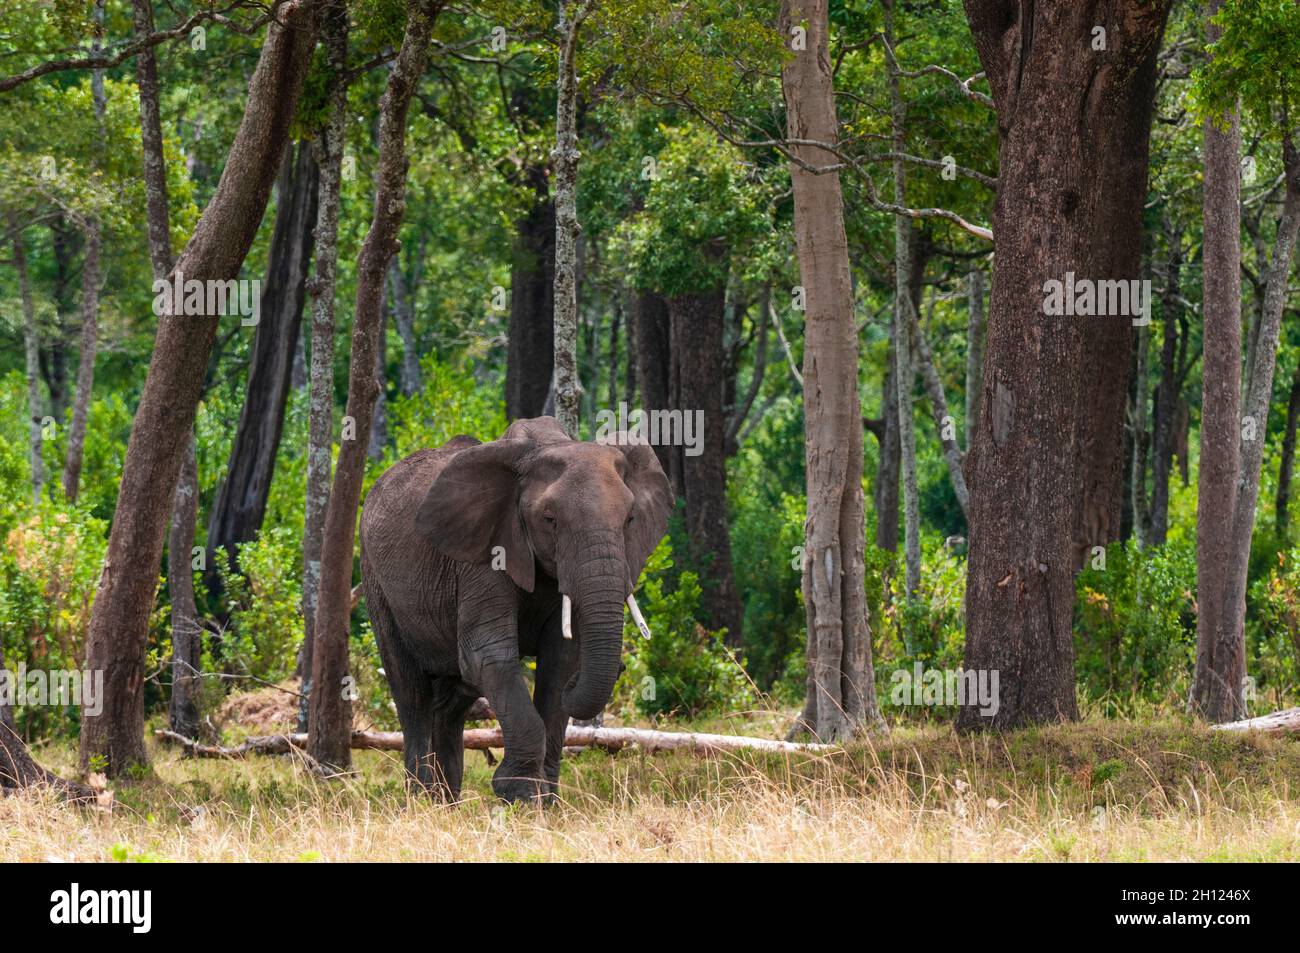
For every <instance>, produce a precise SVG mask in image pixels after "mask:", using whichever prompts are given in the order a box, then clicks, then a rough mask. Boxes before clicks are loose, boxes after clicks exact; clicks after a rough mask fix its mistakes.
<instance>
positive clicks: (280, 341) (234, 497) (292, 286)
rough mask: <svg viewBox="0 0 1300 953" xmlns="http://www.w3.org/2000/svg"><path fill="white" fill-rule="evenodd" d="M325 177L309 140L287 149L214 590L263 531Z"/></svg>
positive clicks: (222, 488)
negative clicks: (222, 572)
mask: <svg viewBox="0 0 1300 953" xmlns="http://www.w3.org/2000/svg"><path fill="white" fill-rule="evenodd" d="M318 178H319V176H318V173H317V168H316V161H315V159H314V158H313V157H312V150H311V146H310V144H309V143H306V142H303V143H301V144H299V146H298V148H297V157H296V158H295V156H294V149H293V147H292V145H291V146H290V147H289V148H287V149H286V150H285V157H284V163H283V166H282V168H281V170H280V179H279V182H278V184H277V185H276V196H277V198H276V202H277V206H276V210H275V229H274V231H273V232H272V234H271V247H270V251H269V252H268V253H267V269H266V278H265V280H264V281H263V284H262V289H263V290H262V300H261V303H260V308H261V310H260V317H261V319H260V321H259V322H258V325H257V330H256V331H255V332H254V336H253V351H252V354H251V355H250V357H249V364H248V383H247V385H246V387H245V390H244V405H243V408H242V409H241V410H240V413H239V425H238V427H237V428H236V430H235V439H234V442H233V443H232V444H231V447H230V458H229V462H228V463H227V466H226V476H225V479H223V480H222V481H221V483H220V485H219V486H218V487H217V493H216V497H215V499H213V501H212V507H211V510H210V511H209V514H208V540H207V545H208V561H207V564H208V574H207V579H206V581H207V586H208V592H209V593H210V594H212V595H214V596H215V595H216V594H218V593H219V592H220V577H219V576H218V573H217V566H218V561H219V560H223V559H224V560H225V561H226V565H227V566H228V567H229V568H230V569H232V570H233V569H235V568H236V567H237V563H236V558H237V554H238V546H239V544H240V543H246V542H249V541H250V540H252V539H254V538H255V537H256V536H257V532H258V530H259V529H261V526H262V518H263V516H265V514H266V501H267V499H268V498H269V497H270V494H271V481H272V479H273V478H274V476H275V458H276V453H277V451H278V450H279V447H280V435H281V433H282V432H283V430H284V410H285V406H286V405H287V403H288V400H289V389H290V383H291V377H292V374H293V359H294V353H295V352H296V351H297V349H298V336H299V330H300V327H301V324H302V311H303V304H304V301H305V300H306V295H307V276H308V274H309V273H310V267H311V256H312V249H313V246H314V244H315V240H314V230H315V224H316V191H317V186H318Z"/></svg>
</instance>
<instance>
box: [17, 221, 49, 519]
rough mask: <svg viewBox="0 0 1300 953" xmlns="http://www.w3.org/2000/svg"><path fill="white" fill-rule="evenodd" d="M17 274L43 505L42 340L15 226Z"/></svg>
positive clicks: (37, 486) (31, 449) (35, 468)
mask: <svg viewBox="0 0 1300 953" xmlns="http://www.w3.org/2000/svg"><path fill="white" fill-rule="evenodd" d="M14 227H15V230H14V239H13V250H14V270H15V271H17V272H18V296H19V297H20V298H21V299H22V306H23V353H24V355H25V357H26V365H27V416H28V422H27V438H28V452H27V460H28V464H29V466H30V468H31V478H32V499H33V500H34V501H35V502H37V503H39V502H40V501H41V487H43V486H44V485H45V462H44V460H43V459H42V458H41V444H42V439H41V437H42V434H41V419H42V416H43V414H42V410H41V338H40V331H39V329H38V328H37V326H36V305H35V303H34V302H33V301H32V283H31V278H30V276H29V275H28V272H27V249H26V246H25V245H24V243H23V233H22V231H21V229H19V228H18V225H17V223H14Z"/></svg>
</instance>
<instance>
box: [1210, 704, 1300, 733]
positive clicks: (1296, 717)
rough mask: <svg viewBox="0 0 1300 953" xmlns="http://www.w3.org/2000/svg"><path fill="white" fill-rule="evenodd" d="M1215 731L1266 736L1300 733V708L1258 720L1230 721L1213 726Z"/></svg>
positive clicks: (1276, 712) (1261, 716)
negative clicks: (1257, 732) (1249, 732)
mask: <svg viewBox="0 0 1300 953" xmlns="http://www.w3.org/2000/svg"><path fill="white" fill-rule="evenodd" d="M1211 727H1212V728H1213V729H1214V730H1215V731H1259V732H1263V733H1264V734H1266V735H1281V734H1288V733H1290V732H1293V731H1294V732H1300V708H1284V709H1283V710H1282V711H1275V712H1272V713H1271V714H1268V715H1260V716H1259V717H1258V718H1247V719H1245V720H1243V721H1229V722H1226V723H1224V724H1222V725H1211Z"/></svg>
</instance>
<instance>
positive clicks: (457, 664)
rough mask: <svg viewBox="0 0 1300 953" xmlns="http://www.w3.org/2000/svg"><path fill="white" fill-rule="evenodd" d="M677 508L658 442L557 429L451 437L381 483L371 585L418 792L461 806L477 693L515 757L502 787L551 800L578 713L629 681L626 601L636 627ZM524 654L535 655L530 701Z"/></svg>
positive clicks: (527, 423)
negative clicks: (624, 658) (584, 438)
mask: <svg viewBox="0 0 1300 953" xmlns="http://www.w3.org/2000/svg"><path fill="white" fill-rule="evenodd" d="M672 505H673V499H672V493H671V491H670V489H669V486H668V480H667V479H666V478H665V477H664V473H663V470H662V469H661V468H660V466H659V462H658V460H657V459H656V458H655V454H654V451H653V450H652V449H651V448H650V447H649V446H648V445H646V444H645V443H635V442H628V439H619V440H617V441H613V442H610V443H586V442H581V441H576V440H573V439H571V438H570V437H569V436H568V435H567V434H565V432H564V431H563V430H562V429H561V428H560V426H559V424H558V423H557V422H556V421H555V419H554V418H552V417H538V418H536V419H533V420H519V421H515V422H514V423H513V424H511V425H510V427H509V428H508V429H507V430H506V432H505V433H504V434H503V435H502V436H501V438H500V439H498V440H494V441H492V442H491V443H480V442H479V441H478V440H475V439H474V438H473V437H465V436H459V437H455V438H453V439H452V440H450V441H448V442H447V443H446V444H444V445H443V446H442V447H440V448H438V449H437V450H421V451H419V452H417V453H413V454H411V456H409V457H406V458H405V459H404V460H401V461H399V462H398V463H396V464H394V465H393V466H392V467H391V468H389V469H388V470H387V471H386V472H385V473H384V474H383V476H381V477H380V478H379V480H378V481H377V482H376V483H375V485H374V487H373V488H372V489H371V491H370V494H369V496H368V497H367V499H366V503H365V508H364V509H363V511H362V514H361V578H362V581H363V585H364V590H363V591H364V593H365V598H366V606H367V609H368V611H369V613H370V623H371V626H372V627H373V629H374V632H375V638H376V640H377V641H378V643H379V652H380V656H381V658H382V659H383V663H384V670H385V673H386V675H387V677H388V681H389V684H390V685H391V686H392V691H393V700H394V702H395V703H396V706H397V716H398V718H399V719H400V721H401V723H402V731H403V733H404V735H405V761H406V771H407V775H408V782H413V783H414V784H418V785H419V786H420V787H422V788H424V789H426V790H428V791H431V792H433V793H434V794H435V795H437V796H441V797H445V798H450V799H452V800H455V799H456V798H457V797H459V794H460V785H461V777H462V772H463V769H464V749H463V746H462V732H463V730H464V725H465V713H466V711H467V710H468V708H469V706H470V705H471V704H472V703H473V702H474V700H475V699H476V698H477V697H478V696H479V695H484V696H486V697H487V699H488V701H489V702H490V703H491V705H492V707H493V709H494V710H495V711H496V715H497V719H498V721H499V722H500V724H501V730H502V733H503V735H504V743H505V756H504V758H503V759H502V761H501V764H500V765H499V767H498V768H497V770H496V773H495V774H494V776H493V779H492V790H493V791H494V792H495V793H496V794H497V796H498V797H501V798H504V799H506V800H510V801H514V800H523V799H531V798H545V797H549V796H552V795H554V794H555V792H556V788H557V784H558V781H559V772H560V754H561V751H562V750H563V746H564V732H565V728H566V727H567V725H568V721H569V718H570V716H572V717H574V718H594V717H595V716H596V715H597V714H598V713H599V712H600V711H601V710H603V709H604V707H605V705H606V704H607V703H608V701H609V698H610V694H611V692H612V691H613V688H614V682H615V680H616V679H617V678H618V674H619V671H620V670H621V666H622V662H621V654H622V647H623V608H624V604H625V603H627V604H629V605H630V606H631V608H632V612H633V614H634V616H635V617H637V619H638V622H639V623H640V624H642V625H643V624H644V623H643V622H641V620H640V611H639V610H638V609H637V608H636V600H635V598H633V597H632V596H631V593H632V588H633V586H634V585H635V583H636V580H637V578H638V576H639V575H640V573H641V569H642V567H643V566H644V565H645V562H646V559H647V558H648V557H649V555H650V553H651V552H652V551H653V550H654V548H655V546H656V545H657V544H658V543H659V540H660V539H662V538H663V536H664V533H665V531H666V529H667V521H668V514H669V512H670V511H671V509H672ZM570 632H571V637H570V635H569V633H570ZM523 656H535V657H536V658H537V678H536V685H535V690H534V694H533V697H531V698H530V697H529V694H528V684H527V682H526V681H525V678H524V673H523V668H522V666H521V664H520V659H521V657H523Z"/></svg>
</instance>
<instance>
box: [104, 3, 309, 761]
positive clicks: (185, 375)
mask: <svg viewBox="0 0 1300 953" xmlns="http://www.w3.org/2000/svg"><path fill="white" fill-rule="evenodd" d="M314 42H315V30H314V22H313V17H312V16H311V8H310V7H309V6H307V5H304V4H302V3H294V2H290V3H287V4H284V5H283V6H281V7H280V8H279V20H278V22H275V23H272V24H271V26H270V27H269V28H268V30H267V36H266V41H265V43H264V44H263V46H262V52H261V55H260V57H259V59H258V64H257V68H256V70H255V71H254V73H253V77H252V79H251V80H250V82H249V91H248V102H247V105H246V106H245V110H244V118H243V121H242V122H241V124H240V127H239V132H238V133H237V134H236V136H235V139H234V142H233V144H232V146H231V148H230V152H229V154H228V156H227V158H226V164H225V168H224V170H223V171H222V175H221V181H220V183H219V184H218V185H217V189H216V192H215V193H214V194H213V196H212V199H211V200H210V201H209V203H208V206H207V208H206V209H205V210H204V212H203V215H202V216H201V217H200V219H199V222H198V225H197V227H196V228H195V230H194V235H193V237H192V238H191V239H190V242H189V244H188V245H187V246H186V249H185V252H184V253H183V254H182V255H181V258H180V260H179V262H178V263H177V266H176V271H177V272H179V273H182V274H183V275H184V276H185V278H186V279H187V280H188V279H191V278H195V279H199V280H203V279H207V280H230V279H233V278H235V277H236V276H237V275H238V274H239V269H240V266H241V264H242V263H243V260H244V256H245V255H246V254H247V253H248V248H249V246H250V245H251V244H252V241H253V238H254V237H255V236H256V234H257V228H258V225H259V223H260V221H261V218H262V213H263V212H264V210H265V208H266V202H267V199H268V198H269V196H270V192H271V186H272V185H273V184H274V181H275V175H276V171H277V169H278V168H279V164H280V158H281V156H282V155H283V154H284V146H285V142H286V141H287V139H288V135H289V128H290V126H291V124H292V121H293V116H294V112H295V110H296V108H297V102H298V95H299V93H300V91H301V88H302V80H303V77H304V75H305V74H306V71H307V64H308V62H309V60H310V57H311V49H312V46H313V45H314ZM169 312H170V308H168V309H166V311H165V313H164V314H163V315H162V316H161V317H160V318H159V320H158V332H157V336H156V337H155V341H154V349H153V357H152V359H151V361H150V364H149V372H148V375H147V377H146V379H145V386H144V392H143V394H142V395H141V398H140V403H139V406H138V407H137V409H136V413H135V419H134V423H133V426H132V428H131V438H130V442H129V443H128V445H127V451H126V458H125V460H124V462H123V467H122V477H121V481H120V487H119V490H118V503H119V505H118V507H117V512H116V514H115V516H114V519H113V526H112V530H111V532H110V534H109V541H108V553H107V556H106V558H105V561H104V571H103V574H102V576H101V577H100V583H99V590H98V594H97V595H96V597H95V603H94V609H93V611H92V614H91V621H90V631H89V635H88V637H87V659H86V665H87V668H89V669H90V670H91V671H95V670H101V671H103V672H104V709H103V711H102V713H100V714H99V715H86V716H85V717H84V718H83V720H82V728H81V749H80V756H81V764H82V766H83V768H84V767H85V766H86V765H88V764H89V763H90V759H91V757H92V756H96V755H98V756H103V757H104V758H105V759H106V768H107V771H108V773H109V774H110V775H120V774H122V773H124V772H126V771H127V770H129V769H130V768H131V767H132V766H134V765H138V764H145V763H146V762H147V758H146V754H145V749H144V675H145V673H144V663H145V642H146V637H147V634H148V624H149V613H150V611H151V609H152V607H153V599H154V590H155V587H156V584H157V578H158V566H159V564H160V561H161V559H162V548H163V537H164V536H165V535H166V531H167V518H168V512H169V510H170V508H171V504H172V500H173V496H174V490H175V487H176V482H177V477H178V475H179V472H180V468H181V461H182V459H183V456H184V453H185V448H186V446H187V444H188V441H189V437H190V429H191V427H192V426H193V423H194V415H195V411H196V409H197V407H198V400H199V395H200V391H201V389H202V385H203V375H204V371H205V369H206V366H207V362H208V356H209V354H210V353H211V350H212V345H213V342H214V340H215V337H216V329H217V317H216V316H211V315H208V316H197V317H196V316H187V315H172V314H170V313H169Z"/></svg>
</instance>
